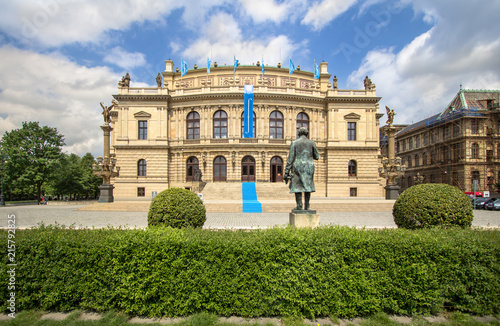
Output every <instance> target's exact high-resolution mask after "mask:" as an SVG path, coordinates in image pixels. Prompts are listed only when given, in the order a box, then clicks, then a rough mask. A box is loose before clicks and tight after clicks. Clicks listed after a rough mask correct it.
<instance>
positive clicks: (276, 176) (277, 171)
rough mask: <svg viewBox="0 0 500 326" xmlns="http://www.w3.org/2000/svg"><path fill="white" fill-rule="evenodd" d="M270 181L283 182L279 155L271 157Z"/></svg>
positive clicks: (281, 162)
mask: <svg viewBox="0 0 500 326" xmlns="http://www.w3.org/2000/svg"><path fill="white" fill-rule="evenodd" d="M271 182H283V160H282V159H281V157H279V156H275V157H273V158H272V159H271Z"/></svg>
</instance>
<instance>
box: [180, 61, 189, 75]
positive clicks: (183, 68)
mask: <svg viewBox="0 0 500 326" xmlns="http://www.w3.org/2000/svg"><path fill="white" fill-rule="evenodd" d="M187 72H188V64H187V62H186V61H184V59H181V76H184V75H185V74H187Z"/></svg>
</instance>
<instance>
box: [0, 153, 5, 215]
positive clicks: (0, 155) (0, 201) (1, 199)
mask: <svg viewBox="0 0 500 326" xmlns="http://www.w3.org/2000/svg"><path fill="white" fill-rule="evenodd" d="M0 160H2V164H1V169H2V170H1V171H0V173H1V179H2V181H1V183H2V193H1V194H0V205H1V206H5V194H4V192H3V171H4V167H3V164H4V156H3V152H1V153H0Z"/></svg>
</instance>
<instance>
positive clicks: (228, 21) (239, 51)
mask: <svg viewBox="0 0 500 326" xmlns="http://www.w3.org/2000/svg"><path fill="white" fill-rule="evenodd" d="M207 26H208V28H206V29H204V30H203V31H202V33H201V35H200V38H198V39H197V40H195V41H194V42H193V43H192V44H191V45H189V46H187V47H186V48H185V50H184V51H183V52H182V56H183V57H184V58H187V60H189V59H191V60H194V61H195V62H193V63H189V62H188V64H189V65H190V66H192V65H193V64H194V63H197V64H198V66H200V67H203V66H204V64H205V65H206V60H207V56H208V55H210V53H211V51H212V61H217V62H218V64H219V65H223V64H224V63H227V64H228V65H232V64H233V56H234V55H236V58H237V59H238V60H240V63H241V64H243V65H245V64H251V63H254V62H257V61H260V60H261V58H262V56H264V61H265V63H268V64H269V65H273V66H275V65H276V64H277V63H278V62H279V60H280V53H281V58H283V59H282V62H283V64H284V62H285V61H287V60H288V59H286V58H288V57H289V56H291V55H292V54H293V53H294V52H296V51H297V50H299V49H300V48H302V47H304V46H305V45H306V44H307V42H306V41H303V42H302V43H301V44H297V43H294V42H293V41H292V40H290V39H289V38H288V37H287V36H285V35H278V36H268V37H258V38H251V37H246V38H243V36H242V31H241V29H240V27H239V25H238V23H237V21H236V20H235V19H234V17H233V16H231V15H229V14H226V13H218V14H216V15H214V16H212V18H211V20H210V21H209V22H208V24H207ZM200 63H201V64H200ZM284 66H286V65H285V64H284Z"/></svg>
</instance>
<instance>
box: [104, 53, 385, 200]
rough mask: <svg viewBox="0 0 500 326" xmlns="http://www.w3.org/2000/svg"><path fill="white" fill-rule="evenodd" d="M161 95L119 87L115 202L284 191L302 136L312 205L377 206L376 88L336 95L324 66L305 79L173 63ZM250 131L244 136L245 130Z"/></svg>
mask: <svg viewBox="0 0 500 326" xmlns="http://www.w3.org/2000/svg"><path fill="white" fill-rule="evenodd" d="M165 63H166V69H165V71H164V72H162V73H161V75H159V77H158V78H157V83H158V87H154V88H132V87H129V86H128V80H125V81H124V80H122V81H121V82H120V84H119V88H118V94H116V95H113V96H114V98H115V99H116V100H117V101H118V105H116V106H115V107H114V108H113V110H112V112H111V116H112V127H113V131H112V134H111V149H112V155H113V154H114V155H115V157H116V159H117V166H120V176H119V177H117V178H115V179H113V180H112V183H113V184H114V185H115V193H114V194H115V197H116V198H118V199H119V198H133V197H146V198H147V197H149V198H151V194H152V193H153V192H155V191H156V192H160V191H162V190H164V189H166V188H169V187H182V188H188V189H192V190H195V188H196V185H197V183H196V180H197V179H198V176H199V173H200V172H201V173H202V180H203V181H204V182H206V183H220V184H221V186H222V187H223V186H224V184H227V183H240V182H256V183H258V184H271V183H281V182H282V181H283V172H284V167H285V165H286V159H287V156H288V151H289V147H290V144H291V142H292V141H293V140H295V139H296V138H297V130H298V128H299V127H302V126H304V127H306V128H308V129H309V138H310V139H312V140H313V141H315V142H316V144H317V148H318V151H319V153H320V159H319V161H316V162H315V163H316V173H315V183H316V193H315V196H328V197H349V196H358V197H383V187H382V186H383V182H382V180H381V178H380V177H379V175H378V170H377V169H378V165H379V118H380V117H381V116H382V114H380V113H378V112H379V104H378V102H379V100H380V97H377V96H376V94H375V85H373V84H372V83H371V82H370V81H369V80H368V84H367V82H366V80H365V89H364V90H339V89H337V86H336V84H337V82H336V78H334V84H333V86H332V85H331V84H330V82H329V80H330V77H331V75H330V74H329V73H328V71H327V66H328V64H327V63H326V62H322V63H321V64H320V65H319V68H320V76H319V79H314V74H313V73H312V72H306V71H300V70H296V71H294V72H293V74H289V69H288V68H279V67H270V66H266V67H265V73H264V74H263V73H262V67H261V66H259V63H257V65H251V66H238V68H237V70H236V72H234V69H233V66H232V65H231V66H223V67H221V66H216V64H214V66H212V67H211V69H210V73H209V74H207V69H206V68H203V69H201V68H200V69H196V68H195V69H191V70H189V71H188V72H187V74H185V75H184V76H182V77H181V73H180V72H178V71H174V63H173V61H171V60H167V61H165ZM244 85H253V105H251V109H253V125H252V128H253V135H252V137H251V138H244V131H243V129H244V127H245V118H244ZM247 128H249V126H247Z"/></svg>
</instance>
